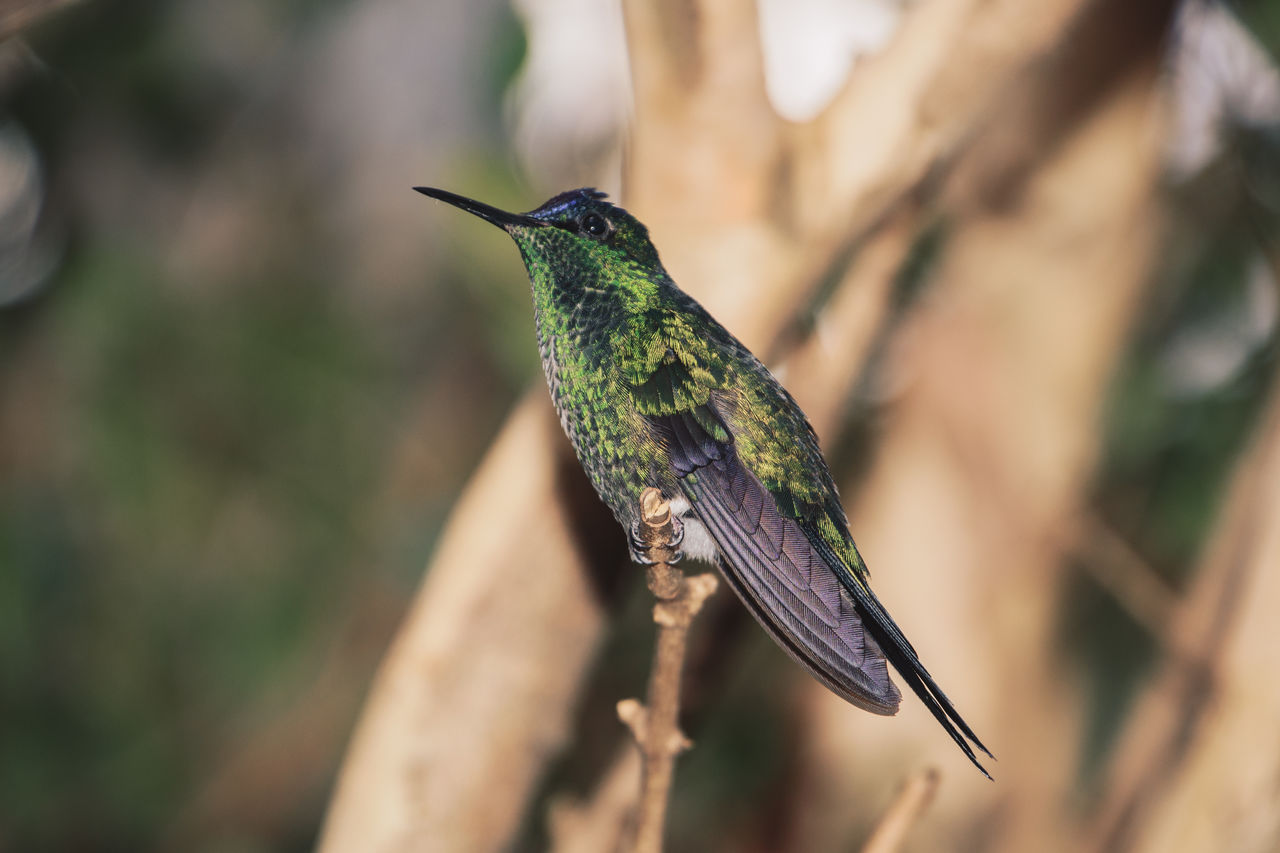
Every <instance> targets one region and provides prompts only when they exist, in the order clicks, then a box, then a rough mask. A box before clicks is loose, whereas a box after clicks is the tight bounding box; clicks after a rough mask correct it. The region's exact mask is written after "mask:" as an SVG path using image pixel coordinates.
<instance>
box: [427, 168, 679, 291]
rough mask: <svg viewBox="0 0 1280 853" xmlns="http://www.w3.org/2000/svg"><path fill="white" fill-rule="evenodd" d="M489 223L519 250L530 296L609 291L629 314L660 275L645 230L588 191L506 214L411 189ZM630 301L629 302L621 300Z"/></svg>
mask: <svg viewBox="0 0 1280 853" xmlns="http://www.w3.org/2000/svg"><path fill="white" fill-rule="evenodd" d="M414 189H416V190H417V191H418V192H420V193H422V194H423V195H426V196H430V197H431V198H435V199H439V200H440V201H444V202H448V203H449V204H452V205H453V206H455V207H459V208H461V209H463V210H465V211H467V212H468V213H473V214H475V215H476V216H479V217H480V218H481V219H484V220H486V221H488V222H491V223H493V224H494V225H496V226H498V227H499V228H501V229H503V230H504V231H506V232H507V233H508V234H510V235H511V237H512V239H513V240H515V241H516V245H518V246H519V247H520V254H521V256H522V257H523V258H524V262H525V266H526V267H528V269H529V275H530V277H531V278H532V279H533V283H534V290H535V292H536V291H538V290H539V289H540V288H543V287H545V288H547V289H548V290H549V291H552V292H554V293H555V294H556V295H557V296H559V297H561V298H567V299H574V298H575V297H578V296H580V295H581V292H582V289H583V288H588V289H591V290H603V291H612V292H614V293H615V294H616V295H618V296H622V297H624V299H623V302H625V303H626V305H625V306H624V307H626V308H628V309H629V310H635V305H634V304H633V303H634V302H635V301H636V299H640V298H642V297H644V296H646V295H647V294H648V293H649V292H650V291H651V290H652V289H653V288H654V287H656V283H657V280H658V279H659V278H665V277H666V272H665V271H664V270H663V268H662V262H661V261H660V260H659V259H658V252H657V250H656V249H654V247H653V243H651V242H650V241H649V229H647V228H645V226H644V224H643V223H641V222H640V221H639V220H638V219H636V218H635V217H634V216H632V215H631V214H630V213H628V212H627V211H625V210H623V209H622V208H621V207H618V206H616V205H613V204H610V203H609V202H608V201H606V200H605V194H604V193H602V192H600V191H598V190H594V189H586V188H584V189H577V190H569V191H568V192H563V193H560V194H559V195H557V196H555V197H553V198H551V199H549V200H548V201H546V202H545V203H544V204H542V205H541V206H540V207H538V208H536V209H534V210H531V211H529V212H528V213H510V212H508V211H505V210H500V209H499V208H496V207H492V206H490V205H487V204H484V203H482V202H478V201H475V200H474V199H470V198H467V197H465V196H460V195H456V194H454V193H451V192H447V191H446V190H439V189H434V188H432V187H414ZM627 297H630V298H627Z"/></svg>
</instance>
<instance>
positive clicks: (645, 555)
mask: <svg viewBox="0 0 1280 853" xmlns="http://www.w3.org/2000/svg"><path fill="white" fill-rule="evenodd" d="M683 541H684V522H683V521H681V520H680V519H679V518H678V517H677V516H675V515H672V517H671V538H670V539H668V540H667V542H666V543H665V544H663V545H655V546H650V545H649V544H647V543H646V542H645V540H644V536H643V535H641V531H640V522H638V521H633V522H632V523H631V527H630V528H628V530H627V548H628V550H630V551H631V559H632V560H633V561H634V562H637V563H639V564H640V565H642V566H652V565H656V564H657V563H667V564H669V565H674V564H676V563H678V562H680V561H681V560H682V559H684V552H683V551H681V550H680V543H681V542H683ZM654 548H664V549H666V550H667V551H669V552H670V554H671V556H670V557H669V558H667V559H665V560H656V559H654V558H653V557H652V556H650V554H651V553H652V551H653V550H654Z"/></svg>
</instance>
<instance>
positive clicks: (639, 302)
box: [414, 187, 994, 779]
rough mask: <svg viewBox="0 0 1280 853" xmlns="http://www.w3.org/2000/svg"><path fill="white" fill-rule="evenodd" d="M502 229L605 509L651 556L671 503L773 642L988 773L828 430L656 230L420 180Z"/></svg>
mask: <svg viewBox="0 0 1280 853" xmlns="http://www.w3.org/2000/svg"><path fill="white" fill-rule="evenodd" d="M414 189H415V190H416V191H418V192H420V193H422V194H423V195H426V196H429V197H431V198H434V199H437V200H439V201H442V202H446V203H448V204H450V205H453V206H454V207H457V208H460V209H461V210H464V211H466V212H468V213H471V214H474V215H475V216H478V217H480V218H481V219H484V220H486V221H488V222H490V223H492V224H493V225H496V226H497V227H499V228H501V229H502V230H504V231H506V232H507V234H508V235H510V237H511V238H512V239H513V240H514V241H515V243H516V246H517V247H518V249H519V251H520V255H521V258H522V259H523V261H524V264H525V267H526V269H527V271H528V274H529V280H530V283H531V286H532V292H533V305H534V326H535V329H536V332H537V341H538V349H539V351H540V353H541V356H542V366H543V372H544V373H545V375H546V380H547V386H548V388H549V389H550V392H551V398H552V401H553V402H554V404H555V408H556V412H557V414H558V415H559V418H560V423H561V425H562V427H563V428H564V431H565V433H566V435H567V436H568V438H569V441H570V443H571V444H572V445H573V448H574V451H575V452H576V454H577V456H578V459H579V461H580V462H581V464H582V467H583V469H584V470H585V471H586V474H587V477H588V479H590V481H591V484H592V485H593V486H594V487H595V490H596V492H597V493H598V494H599V495H600V498H601V499H602V500H603V501H604V503H605V504H606V505H607V506H608V507H609V509H610V510H611V511H612V513H613V515H614V517H615V518H616V519H617V520H618V522H619V523H620V524H621V525H622V527H623V529H624V531H626V533H627V538H628V544H629V548H630V551H631V556H632V558H633V559H634V560H636V561H637V562H642V563H644V562H648V560H647V559H646V557H645V548H644V545H643V542H642V540H641V538H640V513H641V511H640V506H639V498H640V494H641V492H642V491H643V490H644V489H645V488H646V487H655V488H657V489H658V490H659V491H660V492H661V493H662V496H663V497H664V498H665V499H666V500H667V501H668V502H669V504H670V507H671V511H672V519H673V534H672V541H671V543H670V544H671V546H672V547H673V548H679V551H678V552H677V554H678V555H683V556H689V557H693V558H696V559H702V560H705V561H707V562H711V563H714V564H715V565H716V566H717V568H718V569H719V570H720V573H721V574H722V575H723V577H724V578H725V580H726V581H727V582H728V585H729V586H730V587H731V588H732V589H733V590H734V592H735V593H737V595H738V597H739V598H740V599H741V600H742V602H743V603H744V604H745V605H746V607H747V609H748V610H749V611H750V612H751V614H752V615H753V616H754V617H755V618H756V620H757V621H758V622H759V623H760V625H761V626H763V627H764V629H765V630H766V631H767V632H768V633H769V635H770V636H772V638H773V639H774V640H775V641H776V642H777V643H778V645H779V646H781V647H782V649H783V650H784V651H786V652H787V654H789V655H790V656H791V657H792V658H793V659H794V660H795V661H796V662H798V663H799V664H800V665H801V666H803V667H804V668H806V669H807V670H808V671H809V672H810V673H811V674H812V675H813V676H814V677H815V678H817V680H818V681H820V682H821V683H822V684H823V685H825V686H826V687H827V688H829V689H830V690H831V691H832V692H833V693H835V694H836V695H838V696H840V697H841V698H843V699H845V700H846V701H848V702H849V703H850V704H852V705H854V706H856V707H858V708H862V709H864V710H866V711H870V712H872V713H874V714H881V715H892V714H895V713H897V711H898V707H899V704H900V701H901V693H900V692H899V690H898V688H897V686H896V685H895V684H894V682H893V681H892V680H891V679H890V677H889V673H888V665H889V664H892V666H893V668H894V669H895V670H896V671H897V673H898V675H899V677H901V678H902V680H903V681H904V682H905V683H906V684H907V686H909V687H910V688H911V690H912V691H913V692H914V693H915V694H916V696H917V697H919V699H920V701H921V702H923V703H924V705H925V707H927V708H928V709H929V711H930V712H931V713H932V714H933V716H934V718H935V719H937V721H938V722H939V723H940V724H941V725H942V727H943V729H945V730H946V732H947V734H949V735H950V736H951V739H952V740H954V741H955V742H956V744H958V745H959V747H960V749H961V750H962V751H963V752H964V754H965V755H966V756H967V757H968V759H969V760H970V761H971V762H972V763H973V764H974V766H976V767H977V768H978V770H980V771H981V772H982V774H983V775H984V776H986V777H987V778H988V779H990V778H991V775H990V774H989V773H988V772H987V770H986V768H985V767H983V765H982V763H981V762H980V761H979V759H978V756H977V755H976V754H975V748H976V749H977V750H981V751H982V753H984V754H985V755H987V756H988V757H991V758H993V759H994V756H992V754H991V752H990V750H988V749H987V748H986V746H984V745H983V744H982V742H981V741H980V740H979V739H978V736H977V735H976V734H974V731H973V729H972V728H970V726H969V724H968V723H966V722H965V721H964V719H963V718H962V717H961V716H960V714H959V713H958V712H957V711H956V709H955V706H954V705H953V704H952V703H951V700H950V699H948V698H947V696H946V694H945V693H943V692H942V689H941V688H940V687H939V686H938V684H937V682H936V681H934V679H933V676H931V675H930V674H929V671H928V670H927V669H925V667H924V664H923V663H921V661H920V656H919V655H918V654H917V653H916V650H915V649H914V648H913V647H912V645H911V643H910V642H908V640H907V638H906V636H904V634H903V632H902V630H901V629H900V628H899V627H898V625H897V623H895V622H894V620H893V618H892V617H891V616H890V615H889V613H888V611H887V610H886V609H885V607H884V605H883V604H882V603H881V602H880V600H879V599H878V598H877V597H876V595H875V593H874V592H872V590H871V586H870V577H869V572H868V569H867V566H866V563H865V562H864V561H863V559H862V556H861V555H860V554H859V553H858V548H857V546H856V545H855V544H854V540H853V536H852V534H851V533H850V530H849V522H848V519H847V517H846V515H845V512H844V509H843V507H842V506H841V503H840V499H839V495H838V493H837V491H836V486H835V482H834V481H833V479H832V477H831V472H830V469H829V468H828V466H827V463H826V461H825V459H824V458H823V455H822V452H821V450H820V448H819V445H818V437H817V435H816V433H815V432H814V430H813V427H812V426H810V424H809V421H808V418H807V417H806V416H805V414H804V412H803V411H802V410H801V409H800V406H799V405H798V404H797V403H796V401H795V399H794V398H793V397H792V396H791V394H790V393H788V392H787V390H786V389H785V388H783V387H782V385H781V383H779V382H778V380H777V379H776V378H775V377H774V376H773V374H772V373H770V372H769V370H768V368H766V367H765V366H764V365H763V364H762V363H761V362H760V360H759V359H757V358H756V357H755V356H754V355H753V354H752V353H751V351H750V350H748V349H747V348H746V347H745V346H744V345H743V344H742V343H741V342H740V341H739V340H738V339H737V338H736V337H734V336H733V335H732V334H731V333H730V332H729V331H728V330H727V329H726V328H725V327H724V326H722V325H721V324H720V323H719V322H717V321H716V320H715V319H714V318H713V317H712V316H711V315H710V314H709V313H708V312H707V311H706V310H705V309H704V308H703V307H702V306H701V305H700V304H699V303H698V302H697V301H695V300H694V299H693V298H692V297H691V296H689V295H688V294H686V293H685V292H684V291H683V290H681V289H680V288H679V287H678V286H677V285H676V283H675V282H674V281H673V280H672V278H671V276H670V275H669V274H668V273H667V271H666V269H665V268H664V267H663V265H662V262H661V260H660V259H659V257H658V251H657V249H656V248H655V247H654V245H653V243H652V241H651V240H650V239H649V232H648V229H647V228H646V227H645V226H644V225H643V224H642V223H641V222H640V221H639V220H638V219H636V217H634V216H633V215H631V214H630V213H628V212H627V211H626V210H625V209H623V208H622V207H619V206H617V205H615V204H612V203H611V202H610V201H609V200H608V197H607V196H606V194H605V193H602V192H600V191H598V190H594V189H590V188H582V189H575V190H570V191H568V192H563V193H560V194H559V195H556V196H555V197H553V198H551V199H550V200H548V201H547V202H545V203H544V204H542V205H541V206H540V207H538V208H536V209H534V210H531V211H529V212H528V213H511V212H508V211H505V210H501V209H499V208H496V207H493V206H491V205H488V204H484V203H482V202H479V201H476V200H474V199H471V198H467V197H466V196H461V195H457V194H455V193H452V192H449V191H447V190H442V189H437V188H434V187H414Z"/></svg>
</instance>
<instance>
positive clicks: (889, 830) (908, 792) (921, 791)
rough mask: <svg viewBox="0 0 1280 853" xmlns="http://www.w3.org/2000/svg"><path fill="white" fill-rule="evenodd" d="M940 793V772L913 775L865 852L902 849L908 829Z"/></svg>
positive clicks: (888, 852)
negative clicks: (938, 792)
mask: <svg viewBox="0 0 1280 853" xmlns="http://www.w3.org/2000/svg"><path fill="white" fill-rule="evenodd" d="M937 790H938V769H937V768H936V767H926V768H924V769H923V770H919V771H917V772H916V773H914V774H912V775H911V776H910V777H909V778H908V779H907V781H906V783H905V784H903V786H902V790H901V791H899V792H898V796H896V797H894V798H893V802H892V803H890V804H889V808H888V809H886V810H885V813H884V814H883V815H881V817H880V821H879V823H877V824H876V827H875V829H873V830H871V836H870V837H869V838H868V839H867V843H866V844H864V845H863V846H862V853H894V851H896V850H897V849H898V848H899V847H901V846H902V842H903V840H904V839H905V838H906V837H907V832H908V830H910V829H911V827H912V826H913V825H915V822H916V820H917V819H918V818H919V817H920V815H922V814H924V810H925V809H927V808H928V807H929V803H931V802H933V795H934V793H935V792H936V791H937Z"/></svg>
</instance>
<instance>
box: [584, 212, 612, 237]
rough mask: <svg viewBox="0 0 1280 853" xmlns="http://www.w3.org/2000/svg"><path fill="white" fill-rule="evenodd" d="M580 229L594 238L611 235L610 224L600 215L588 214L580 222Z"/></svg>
mask: <svg viewBox="0 0 1280 853" xmlns="http://www.w3.org/2000/svg"><path fill="white" fill-rule="evenodd" d="M578 228H579V229H581V230H582V231H583V233H585V234H589V235H591V236H592V237H597V238H599V237H604V236H606V235H607V234H608V233H609V222H608V220H606V219H605V218H604V217H603V216H601V215H600V214H598V213H588V214H587V215H586V216H584V217H582V219H580V220H578Z"/></svg>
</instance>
